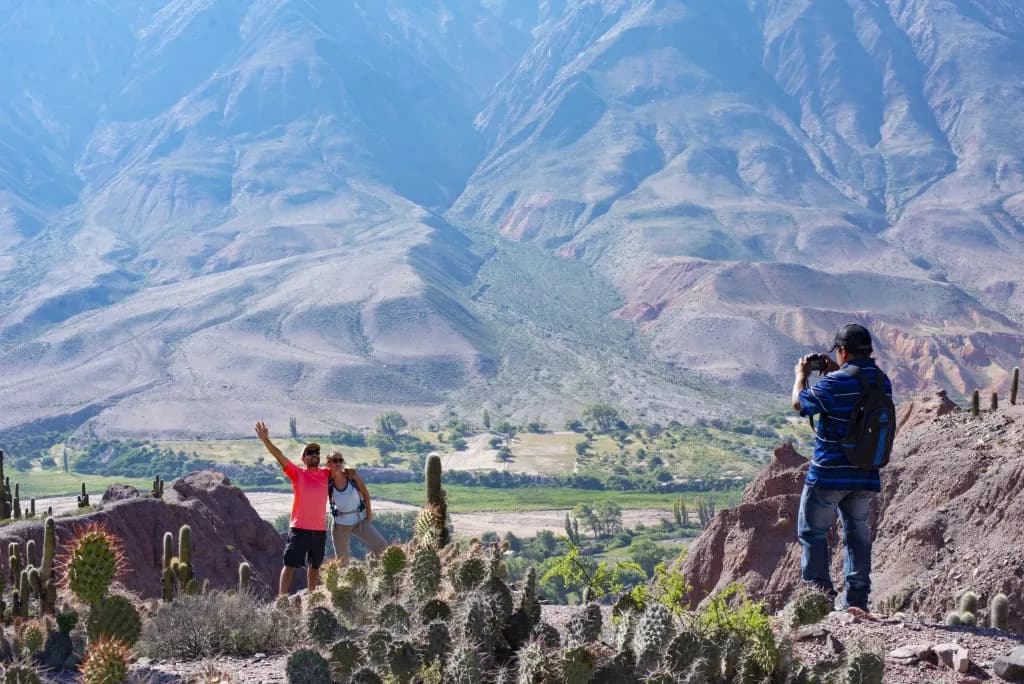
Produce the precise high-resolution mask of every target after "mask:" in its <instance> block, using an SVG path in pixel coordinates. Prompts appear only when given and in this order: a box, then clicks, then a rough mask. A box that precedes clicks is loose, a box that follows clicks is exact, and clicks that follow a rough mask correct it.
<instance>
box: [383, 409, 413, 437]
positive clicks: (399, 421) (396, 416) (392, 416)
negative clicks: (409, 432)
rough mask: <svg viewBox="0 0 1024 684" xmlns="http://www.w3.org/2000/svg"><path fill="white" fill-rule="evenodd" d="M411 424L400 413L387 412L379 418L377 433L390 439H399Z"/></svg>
mask: <svg viewBox="0 0 1024 684" xmlns="http://www.w3.org/2000/svg"><path fill="white" fill-rule="evenodd" d="M408 426H409V423H408V422H407V421H406V420H405V418H403V417H402V414H401V413H399V412H398V411H387V412H386V413H382V414H380V415H379V416H377V432H379V433H381V434H382V435H387V436H388V437H397V436H398V434H399V433H400V432H401V431H402V430H404V429H405V428H407V427H408Z"/></svg>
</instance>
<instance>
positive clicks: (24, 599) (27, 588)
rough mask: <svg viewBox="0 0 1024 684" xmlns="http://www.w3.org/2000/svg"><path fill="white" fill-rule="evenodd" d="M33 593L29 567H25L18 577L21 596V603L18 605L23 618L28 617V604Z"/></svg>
mask: <svg viewBox="0 0 1024 684" xmlns="http://www.w3.org/2000/svg"><path fill="white" fill-rule="evenodd" d="M31 595H32V590H31V582H30V581H29V579H28V569H25V570H22V571H21V575H20V577H19V578H18V596H19V597H20V598H21V603H20V604H19V606H18V608H19V610H18V615H20V616H21V617H23V618H27V617H28V604H29V600H30V597H31Z"/></svg>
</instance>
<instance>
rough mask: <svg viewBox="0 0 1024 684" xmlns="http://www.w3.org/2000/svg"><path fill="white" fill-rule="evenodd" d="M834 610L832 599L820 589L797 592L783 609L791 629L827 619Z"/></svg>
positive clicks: (786, 622) (786, 621)
mask: <svg viewBox="0 0 1024 684" xmlns="http://www.w3.org/2000/svg"><path fill="white" fill-rule="evenodd" d="M831 610H832V601H830V600H829V597H828V596H826V595H825V594H823V593H821V592H820V591H803V592H800V593H799V594H797V595H796V596H795V597H794V598H793V600H792V601H790V602H789V604H787V605H786V607H785V609H784V611H783V618H784V623H785V625H786V626H787V627H788V628H789V629H796V628H797V627H803V626H805V625H813V624H814V623H816V622H820V621H822V620H824V619H825V616H827V615H828V614H829V611H831Z"/></svg>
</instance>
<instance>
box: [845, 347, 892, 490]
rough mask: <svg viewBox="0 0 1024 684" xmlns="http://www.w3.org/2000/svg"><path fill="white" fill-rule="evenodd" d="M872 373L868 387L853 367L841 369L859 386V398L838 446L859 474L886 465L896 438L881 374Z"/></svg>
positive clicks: (865, 380)
mask: <svg viewBox="0 0 1024 684" xmlns="http://www.w3.org/2000/svg"><path fill="white" fill-rule="evenodd" d="M875 370H876V371H877V372H876V373H875V381H874V382H873V383H872V382H868V380H867V378H865V377H864V376H863V375H861V374H860V373H859V371H860V368H859V367H857V366H851V367H850V368H844V369H843V371H844V372H845V373H847V374H849V375H850V376H852V377H854V378H856V379H857V382H859V383H860V396H859V397H857V401H856V403H854V405H853V411H851V412H850V420H849V422H848V423H847V424H846V435H845V436H844V437H843V439H842V442H841V443H840V446H841V447H842V449H843V453H844V454H845V455H846V458H847V460H848V461H849V462H850V463H852V464H853V465H855V466H857V467H858V468H860V469H861V470H875V469H877V468H882V467H884V466H885V465H886V464H888V463H889V455H890V454H891V453H892V441H893V438H895V436H896V405H895V404H893V401H892V397H889V396H887V395H886V393H885V379H886V378H885V373H883V372H882V371H881V370H880V369H877V368H876V369H875Z"/></svg>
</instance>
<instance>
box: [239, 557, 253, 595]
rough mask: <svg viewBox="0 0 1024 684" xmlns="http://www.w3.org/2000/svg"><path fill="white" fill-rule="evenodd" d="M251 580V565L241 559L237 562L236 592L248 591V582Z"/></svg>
mask: <svg viewBox="0 0 1024 684" xmlns="http://www.w3.org/2000/svg"><path fill="white" fill-rule="evenodd" d="M251 582H252V566H251V565H249V564H248V563H247V562H245V561H242V562H241V563H239V564H238V593H239V594H244V593H246V592H248V591H249V584H250V583H251Z"/></svg>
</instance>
